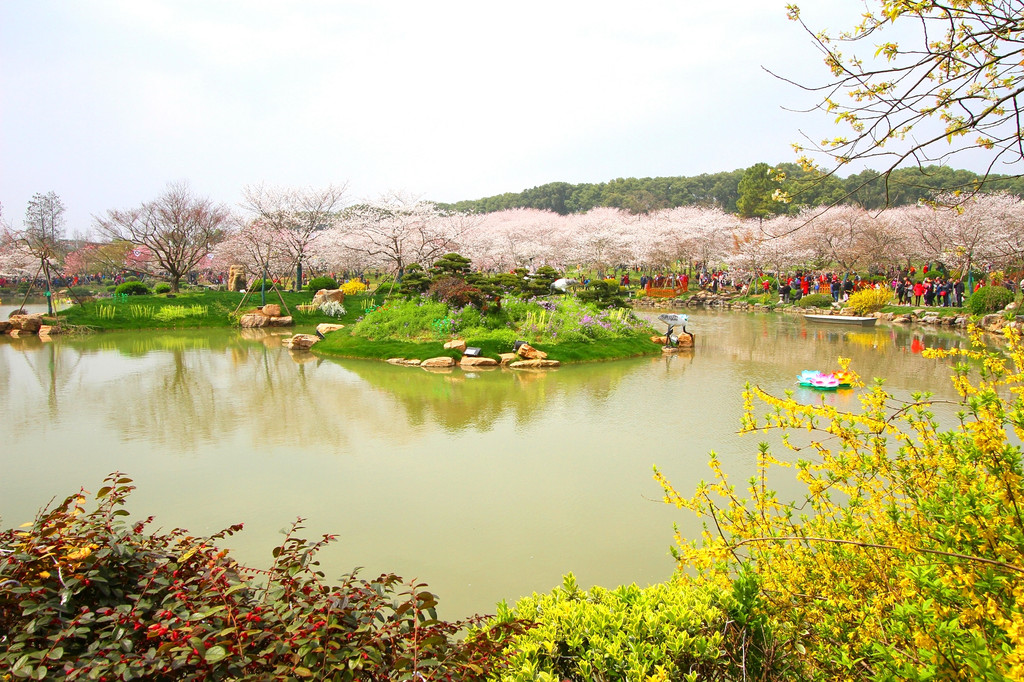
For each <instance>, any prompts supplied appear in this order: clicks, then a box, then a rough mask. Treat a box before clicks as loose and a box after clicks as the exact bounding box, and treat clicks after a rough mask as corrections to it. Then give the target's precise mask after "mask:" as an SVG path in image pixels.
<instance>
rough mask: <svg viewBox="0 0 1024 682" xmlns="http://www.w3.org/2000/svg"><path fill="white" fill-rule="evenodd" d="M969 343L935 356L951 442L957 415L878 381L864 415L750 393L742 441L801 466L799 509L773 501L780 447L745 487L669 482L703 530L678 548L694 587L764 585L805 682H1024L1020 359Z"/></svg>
mask: <svg viewBox="0 0 1024 682" xmlns="http://www.w3.org/2000/svg"><path fill="white" fill-rule="evenodd" d="M971 333H972V337H973V338H972V341H973V348H972V349H965V348H956V349H951V350H938V349H929V350H926V351H924V354H923V355H924V357H929V358H935V359H945V360H948V361H949V362H950V363H951V365H952V370H953V385H954V387H955V389H956V391H957V393H958V394H959V397H960V401H959V408H960V412H958V413H957V414H956V417H955V419H953V420H950V422H951V423H952V425H953V426H952V427H951V428H948V429H946V428H943V427H942V426H940V423H939V422H938V420H937V418H936V415H935V412H934V410H935V409H936V407H938V408H939V409H945V410H946V411H947V413H948V411H949V406H948V405H947V404H945V403H948V401H946V400H943V401H933V400H932V399H931V397H930V396H929V395H928V394H922V393H918V394H914V395H912V396H911V397H910V398H909V399H900V398H898V397H897V396H896V395H894V394H892V393H889V392H887V391H886V390H885V385H884V384H883V383H882V382H881V381H877V382H876V383H875V385H874V386H872V387H870V388H866V387H865V388H864V389H863V390H862V391H861V392H860V396H859V400H860V404H861V409H860V410H858V411H856V412H854V411H845V410H838V409H836V408H835V406H833V405H829V404H827V403H824V402H822V403H819V404H814V405H808V404H806V402H801V401H800V400H798V399H797V398H795V397H794V396H793V395H792V394H787V395H786V396H785V397H777V396H773V395H770V394H768V393H766V392H765V391H763V390H761V389H759V388H757V387H748V389H747V391H746V392H745V394H744V405H745V414H744V416H743V422H742V424H743V431H742V432H744V433H756V434H763V433H765V432H769V431H776V432H778V434H779V436H780V439H781V441H782V443H783V444H784V446H785V447H787V448H789V449H791V450H792V451H794V452H798V453H799V455H797V457H799V459H796V461H795V462H793V469H794V470H795V471H794V473H795V477H796V478H797V480H798V481H799V483H800V484H802V486H803V490H804V493H803V494H802V495H800V496H799V497H798V498H797V499H793V498H791V497H789V496H788V495H786V496H783V494H781V493H780V492H778V491H777V490H776V489H775V487H774V486H773V484H776V483H777V482H778V481H779V480H780V479H779V477H780V476H782V475H783V472H782V471H779V468H780V467H784V466H787V467H788V463H785V462H781V461H779V460H778V459H776V457H775V456H774V455H773V454H772V452H771V450H770V447H769V444H768V443H761V444H760V445H759V447H758V455H757V470H756V473H755V475H754V476H751V477H750V478H749V479H748V481H744V484H739V485H737V484H736V483H734V481H733V480H731V477H730V476H729V475H728V474H727V473H726V472H725V471H724V466H723V462H722V461H721V460H720V459H719V458H718V457H716V456H715V455H714V453H712V456H711V461H710V468H711V472H712V479H711V481H710V482H706V483H705V482H702V483H700V484H699V485H698V486H697V487H696V490H694V491H693V492H692V494H690V495H689V496H686V495H681V494H680V493H679V492H677V491H676V490H675V488H673V487H672V485H671V484H670V483H669V482H668V481H667V480H666V479H665V478H664V477H663V476H661V475H660V474H659V475H658V478H659V480H660V481H661V483H662V485H663V486H664V490H665V493H666V497H665V499H666V501H667V502H670V503H674V504H676V505H678V506H679V507H681V508H686V509H689V510H691V511H693V512H694V513H696V514H697V515H699V516H700V517H701V518H702V519H704V521H705V530H704V533H703V537H702V538H701V539H699V540H697V539H684V538H677V539H678V541H679V545H678V548H677V549H676V556H677V557H678V559H679V561H680V568H681V569H682V571H681V574H682V575H685V576H693V577H692V580H694V581H695V583H696V584H699V585H700V586H705V585H708V584H709V583H714V584H718V585H719V586H720V587H724V586H726V585H728V584H729V583H730V582H731V581H732V579H733V576H734V575H735V574H736V571H737V570H743V569H745V568H750V569H753V570H755V571H756V574H757V578H758V582H759V584H760V586H761V594H762V596H763V598H764V603H763V606H762V607H761V611H760V612H761V613H763V614H764V615H766V616H770V617H771V618H773V619H776V620H778V621H781V622H785V623H789V624H792V626H793V627H794V628H795V629H796V632H797V633H798V634H797V636H798V641H799V643H800V644H801V646H802V647H803V648H804V650H805V651H806V653H802V652H801V654H800V658H801V660H802V662H803V665H804V666H805V669H806V673H807V675H806V678H807V679H821V680H834V679H864V680H868V679H871V680H1004V679H1012V680H1020V679H1024V636H1022V633H1024V598H1022V594H1024V515H1022V512H1021V500H1022V499H1024V465H1022V450H1021V446H1020V443H1021V438H1022V436H1024V398H1021V395H1022V388H1024V345H1022V343H1021V339H1020V334H1019V333H1018V332H1017V331H1016V330H1015V329H1014V328H1008V330H1007V332H1006V338H1007V347H1006V348H1005V349H1001V350H1000V351H999V352H993V351H990V350H988V349H987V348H986V347H985V345H984V344H983V342H982V340H981V336H980V335H981V332H980V331H978V330H977V329H972V330H971ZM841 364H842V363H841ZM854 386H861V384H860V383H859V380H857V379H856V377H855V378H854ZM936 402H938V404H937V405H936ZM951 416H952V415H951Z"/></svg>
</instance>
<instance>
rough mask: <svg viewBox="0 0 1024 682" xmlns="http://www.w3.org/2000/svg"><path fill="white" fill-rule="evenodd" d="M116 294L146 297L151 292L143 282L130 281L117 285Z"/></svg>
mask: <svg viewBox="0 0 1024 682" xmlns="http://www.w3.org/2000/svg"><path fill="white" fill-rule="evenodd" d="M114 293H115V294H117V295H119V296H146V295H148V294H149V293H150V291H149V287H147V286H146V285H145V284H143V283H142V282H137V281H128V282H123V283H121V284H119V285H117V288H116V289H114Z"/></svg>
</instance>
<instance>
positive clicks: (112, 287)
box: [104, 284, 117, 293]
mask: <svg viewBox="0 0 1024 682" xmlns="http://www.w3.org/2000/svg"><path fill="white" fill-rule="evenodd" d="M104 288H105V289H106V290H107V291H109V292H110V293H114V292H115V291H117V285H116V284H108V285H107V286H106V287H104Z"/></svg>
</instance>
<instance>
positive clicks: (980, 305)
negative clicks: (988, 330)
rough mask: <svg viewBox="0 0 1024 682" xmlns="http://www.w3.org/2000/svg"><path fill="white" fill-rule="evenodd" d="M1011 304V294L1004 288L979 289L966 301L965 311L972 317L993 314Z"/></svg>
mask: <svg viewBox="0 0 1024 682" xmlns="http://www.w3.org/2000/svg"><path fill="white" fill-rule="evenodd" d="M1012 302H1013V294H1012V293H1011V292H1010V290H1009V289H1007V288H1006V287H997V286H987V287H981V288H980V289H978V290H977V291H975V292H974V293H973V294H971V296H970V298H968V299H967V309H968V310H970V311H971V314H973V315H987V314H989V313H995V312H998V311H1000V310H1002V309H1003V308H1005V307H1006V306H1008V305H1009V304H1010V303H1012Z"/></svg>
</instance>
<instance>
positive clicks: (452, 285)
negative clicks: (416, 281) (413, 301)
mask: <svg viewBox="0 0 1024 682" xmlns="http://www.w3.org/2000/svg"><path fill="white" fill-rule="evenodd" d="M427 293H428V294H429V295H430V296H431V297H432V298H434V299H436V300H438V301H441V302H442V303H447V304H448V305H450V306H452V307H454V308H462V307H463V306H467V305H473V306H476V307H480V306H481V305H483V302H484V295H483V292H482V291H480V290H479V289H478V288H476V287H474V286H472V285H470V284H468V283H467V282H466V280H464V279H462V278H460V277H442V278H440V279H438V280H437V281H435V282H434V283H433V284H431V285H430V288H429V289H427Z"/></svg>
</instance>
